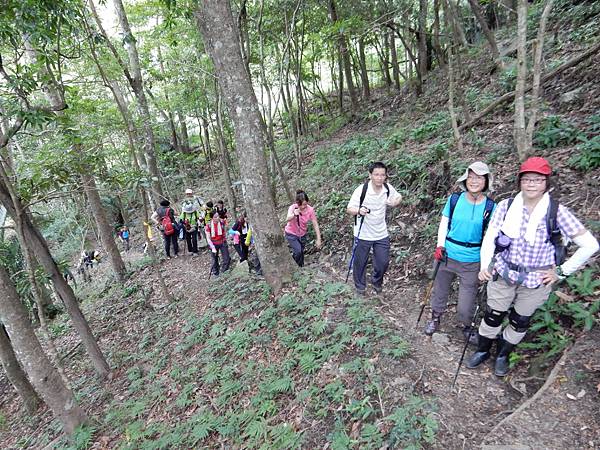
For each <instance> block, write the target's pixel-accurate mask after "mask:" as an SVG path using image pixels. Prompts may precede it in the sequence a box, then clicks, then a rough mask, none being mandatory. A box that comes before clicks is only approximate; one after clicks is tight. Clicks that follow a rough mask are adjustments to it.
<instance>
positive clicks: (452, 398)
mask: <svg viewBox="0 0 600 450" xmlns="http://www.w3.org/2000/svg"><path fill="white" fill-rule="evenodd" d="M309 261H310V259H309ZM340 269H341V271H340V272H339V273H340V274H344V270H343V268H340ZM335 272H336V273H335V274H333V276H334V277H336V276H338V275H337V271H335ZM400 272H401V271H400V270H399V268H397V267H396V268H394V267H392V270H391V271H390V273H388V274H387V275H386V279H387V280H386V283H385V285H384V293H383V295H382V296H380V297H372V298H369V299H366V300H365V301H367V302H372V304H373V306H374V308H375V309H376V310H377V311H378V312H379V313H381V315H382V316H383V317H385V319H386V320H387V321H388V322H389V323H390V324H391V325H392V326H393V327H394V328H395V329H397V330H398V333H399V334H400V335H401V336H402V337H403V338H404V339H406V340H408V342H409V343H410V347H411V353H410V357H409V358H408V359H406V360H404V361H403V363H404V364H403V367H402V372H403V373H389V374H388V375H389V376H388V377H387V381H388V385H387V387H388V388H389V389H390V390H394V389H401V390H412V391H413V392H414V393H416V394H419V395H424V396H428V397H432V398H435V400H436V404H437V407H438V409H437V412H436V413H435V416H436V418H437V419H438V420H439V424H440V429H439V431H438V433H437V435H436V443H435V444H434V445H433V446H432V447H431V448H436V449H458V448H463V449H471V448H483V449H484V450H485V449H487V450H498V449H518V450H534V449H535V450H555V449H571V448H577V449H584V448H595V446H597V445H598V442H599V441H598V436H597V430H598V429H600V416H598V414H595V413H593V411H594V410H595V409H597V405H598V404H600V403H599V402H600V349H599V348H598V346H597V345H596V344H595V342H598V340H599V338H600V332H599V331H598V329H594V330H592V332H589V333H586V334H583V335H581V336H580V337H579V338H578V339H577V341H576V342H575V344H574V345H573V346H571V347H569V348H568V349H567V350H566V351H565V353H564V356H563V358H561V359H560V360H559V361H555V362H556V366H555V368H554V369H553V371H552V373H550V374H548V373H547V374H546V375H549V376H551V377H552V379H551V380H547V379H546V377H545V376H543V373H542V374H539V373H536V374H535V375H533V376H532V375H530V374H529V373H528V367H527V366H528V364H527V363H524V362H521V363H520V364H518V366H517V367H515V368H514V369H513V371H512V372H511V373H510V374H509V375H508V376H507V377H505V378H499V377H496V376H495V375H494V369H493V363H494V361H493V358H490V360H488V361H486V362H485V363H484V364H483V365H482V366H481V367H479V368H477V369H475V370H470V369H467V368H466V367H465V365H464V362H463V365H462V366H461V369H460V373H459V375H458V378H457V381H456V385H455V388H454V389H452V388H451V385H452V381H453V379H454V376H455V373H456V369H457V367H458V361H459V360H460V357H461V354H462V350H463V348H464V343H465V342H464V337H463V335H462V330H461V326H460V325H459V323H458V321H457V319H456V309H455V305H456V292H454V293H451V296H450V301H449V307H448V312H447V313H446V314H445V315H444V316H443V319H442V323H441V329H440V332H438V333H435V334H434V335H433V336H432V337H431V338H430V337H427V336H425V335H424V334H423V327H424V325H425V322H426V321H427V319H428V317H429V315H430V310H429V308H428V307H427V308H426V309H425V312H424V313H423V317H422V318H421V321H420V323H419V324H418V327H416V326H415V324H416V319H417V317H418V314H419V310H420V306H419V303H420V300H421V297H422V296H423V295H424V291H425V287H424V286H418V285H414V284H412V280H409V279H407V278H406V277H403V276H402V273H400ZM400 280H402V281H400ZM350 283H351V281H350ZM473 351H474V346H472V345H469V347H468V349H467V352H466V355H465V359H466V358H468V356H469V355H470V354H471V353H472V352H473ZM546 372H548V371H546ZM545 381H547V382H548V383H549V386H543V384H544V382H545ZM538 390H540V393H539V394H537V392H538ZM534 395H535V396H536V397H535V400H534V401H533V402H530V399H532V397H533V396H534ZM578 395H579V396H578ZM565 399H569V401H565ZM525 403H527V405H525ZM524 405H525V406H524ZM521 410H522V411H521ZM517 411H518V412H517ZM503 420H504V421H505V422H503V424H505V425H504V426H501V427H497V425H498V424H499V423H500V422H501V421H503ZM492 430H493V431H494V432H493V434H489V433H490V431H492Z"/></svg>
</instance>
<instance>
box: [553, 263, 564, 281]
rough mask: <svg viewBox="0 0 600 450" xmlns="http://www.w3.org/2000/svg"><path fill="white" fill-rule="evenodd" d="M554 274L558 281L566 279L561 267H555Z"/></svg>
mask: <svg viewBox="0 0 600 450" xmlns="http://www.w3.org/2000/svg"><path fill="white" fill-rule="evenodd" d="M554 272H555V273H556V276H557V277H558V279H559V280H564V279H565V278H567V276H566V275H565V274H564V273H563V270H562V267H561V266H557V267H556V269H554Z"/></svg>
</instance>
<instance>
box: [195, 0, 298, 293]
mask: <svg viewBox="0 0 600 450" xmlns="http://www.w3.org/2000/svg"><path fill="white" fill-rule="evenodd" d="M195 15H196V19H197V21H198V26H199V28H200V31H201V34H202V36H203V38H204V42H205V45H206V48H207V50H208V53H209V55H210V56H211V59H212V61H213V64H214V66H215V73H216V74H217V77H218V80H219V86H220V88H221V92H222V94H223V97H224V100H225V103H226V104H227V107H228V110H229V116H230V117H231V119H232V121H233V123H234V125H235V135H236V151H237V154H238V162H239V166H240V173H241V177H242V181H243V183H244V186H245V194H244V195H245V202H244V203H245V205H246V208H247V209H248V215H249V217H250V223H252V224H253V225H254V232H255V233H256V246H257V250H258V253H259V255H260V260H261V264H262V266H263V267H264V273H265V279H266V281H267V283H269V285H270V286H271V287H272V288H273V289H274V290H275V291H276V292H278V291H279V290H280V289H281V287H282V285H283V283H286V282H288V281H289V280H290V279H291V274H292V270H293V266H292V264H293V262H292V258H291V256H290V253H289V251H288V249H287V246H286V245H285V240H284V238H283V235H282V233H281V229H280V227H279V223H278V220H277V213H276V211H275V207H274V205H273V201H272V199H271V197H270V196H268V195H264V194H265V193H266V192H268V191H269V178H268V169H267V161H266V158H265V152H264V147H265V136H264V131H263V128H262V127H261V120H262V118H261V115H260V111H259V108H258V103H257V101H256V96H255V95H254V91H253V89H252V84H251V83H250V79H249V78H248V75H247V73H246V70H245V68H244V63H243V61H242V56H241V54H240V50H239V46H238V44H237V37H236V31H235V26H234V22H233V17H232V14H231V7H230V4H229V2H223V1H220V0H202V1H201V2H200V3H199V7H198V10H197V11H196V12H195Z"/></svg>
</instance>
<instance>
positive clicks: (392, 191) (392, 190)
mask: <svg viewBox="0 0 600 450" xmlns="http://www.w3.org/2000/svg"><path fill="white" fill-rule="evenodd" d="M388 187H389V188H390V199H392V200H397V199H398V197H400V198H401V197H402V195H401V194H400V192H398V191H397V190H396V188H395V187H394V186H392V185H391V184H388Z"/></svg>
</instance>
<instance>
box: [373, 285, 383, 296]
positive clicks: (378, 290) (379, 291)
mask: <svg viewBox="0 0 600 450" xmlns="http://www.w3.org/2000/svg"><path fill="white" fill-rule="evenodd" d="M373 289H374V290H375V295H381V294H382V293H383V287H382V286H373Z"/></svg>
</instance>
